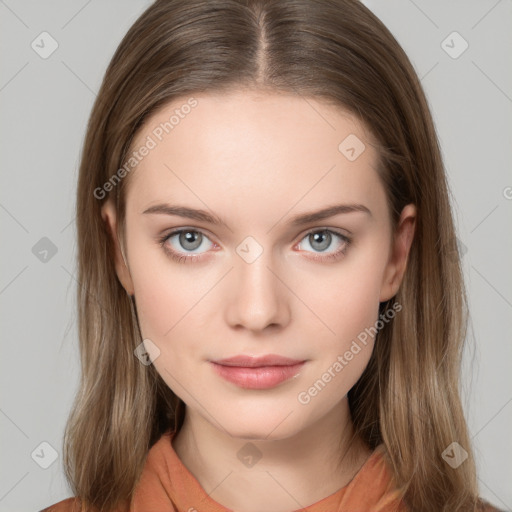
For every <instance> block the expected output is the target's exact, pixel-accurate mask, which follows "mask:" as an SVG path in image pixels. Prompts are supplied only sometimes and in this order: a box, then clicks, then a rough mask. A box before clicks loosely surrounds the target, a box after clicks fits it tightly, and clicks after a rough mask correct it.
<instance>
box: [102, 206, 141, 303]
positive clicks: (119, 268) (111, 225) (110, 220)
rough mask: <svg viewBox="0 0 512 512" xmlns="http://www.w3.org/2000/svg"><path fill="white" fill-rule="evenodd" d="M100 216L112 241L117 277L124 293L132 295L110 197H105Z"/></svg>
mask: <svg viewBox="0 0 512 512" xmlns="http://www.w3.org/2000/svg"><path fill="white" fill-rule="evenodd" d="M101 218H102V219H103V221H104V222H105V223H106V225H107V231H108V232H109V233H110V236H111V237H112V240H113V242H114V248H115V256H114V258H115V267H116V273H117V277H118V278H119V281H121V284H122V285H123V288H124V289H125V290H126V293H128V295H133V294H134V289H133V282H132V278H131V275H130V270H129V268H128V265H127V263H126V262H125V259H124V256H123V253H122V250H121V244H120V242H119V239H118V238H117V212H116V208H115V206H114V203H113V201H112V199H107V201H106V202H105V203H104V204H103V206H102V207H101Z"/></svg>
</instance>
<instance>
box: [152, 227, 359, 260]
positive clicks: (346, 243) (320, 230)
mask: <svg viewBox="0 0 512 512" xmlns="http://www.w3.org/2000/svg"><path fill="white" fill-rule="evenodd" d="M189 232H190V233H201V234H202V235H203V236H205V237H207V236H206V234H205V233H203V232H202V231H201V230H198V229H186V228H182V229H178V230H175V231H172V232H171V233H167V234H165V235H164V236H163V237H161V238H159V239H158V242H159V244H160V246H161V247H162V249H163V250H164V252H165V253H166V254H167V255H168V256H169V257H170V258H172V259H173V260H174V261H177V262H178V263H189V262H192V261H193V260H200V259H202V255H201V256H184V255H182V254H179V253H178V252H176V251H174V250H173V249H169V247H168V246H166V245H165V242H167V240H169V239H170V238H171V237H173V236H175V235H179V234H181V233H189ZM326 232H327V233H331V234H334V235H336V236H338V237H339V238H341V239H342V241H343V242H344V245H343V247H342V248H341V249H338V250H337V251H335V252H333V253H330V254H328V255H327V256H313V257H309V258H310V259H313V260H315V261H321V262H326V261H334V260H337V259H339V258H340V257H341V255H342V254H345V253H346V251H347V249H348V248H349V246H350V244H351V243H352V238H351V237H348V236H347V235H343V234H341V233H338V232H337V231H334V230H332V229H327V228H316V229H313V230H311V231H309V232H307V233H306V234H305V235H304V236H303V237H302V239H301V241H302V240H304V238H306V237H308V236H309V235H312V234H314V233H326ZM207 238H208V237H207Z"/></svg>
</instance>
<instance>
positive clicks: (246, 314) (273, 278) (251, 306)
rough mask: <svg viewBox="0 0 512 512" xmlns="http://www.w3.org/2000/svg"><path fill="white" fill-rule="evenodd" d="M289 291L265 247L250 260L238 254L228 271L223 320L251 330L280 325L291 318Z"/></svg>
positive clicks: (285, 323)
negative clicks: (256, 256) (231, 269)
mask: <svg viewBox="0 0 512 512" xmlns="http://www.w3.org/2000/svg"><path fill="white" fill-rule="evenodd" d="M289 294H290V291H289V290H288V288H287V287H286V286H285V284H284V283H283V278H282V277H281V276H280V275H279V269H277V268H276V265H274V264H273V262H272V258H271V255H270V254H268V253H267V251H263V253H262V254H261V255H260V256H259V257H258V258H257V259H256V260H255V261H252V262H250V263H249V262H247V261H245V260H244V259H243V258H239V259H238V260H237V261H236V262H235V268H234V269H233V271H232V272H231V280H230V290H229V299H228V303H227V304H226V313H225V314H226V320H227V322H228V324H229V325H230V326H231V327H233V328H236V329H247V330H249V331H252V332H260V331H264V330H265V329H269V330H270V329H271V330H275V329H278V328H283V327H285V326H286V325H287V324H288V322H289V319H290V309H289V303H288V297H289Z"/></svg>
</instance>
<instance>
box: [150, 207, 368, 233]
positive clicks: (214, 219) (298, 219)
mask: <svg viewBox="0 0 512 512" xmlns="http://www.w3.org/2000/svg"><path fill="white" fill-rule="evenodd" d="M353 212H363V213H366V214H368V215H370V217H371V216H372V212H371V211H370V210H369V209H368V208H367V207H366V206H364V205H363V204H337V205H333V206H328V207H327V208H323V209H322V210H318V211H314V212H308V213H302V214H300V215H297V216H295V217H293V218H292V219H290V221H289V223H290V224H291V225H292V226H302V225H304V224H309V223H310V222H316V221H319V220H323V219H327V218H329V217H333V216H334V215H338V214H341V213H353ZM142 213H143V214H145V213H160V214H165V215H174V216H178V217H184V218H187V219H193V220H199V221H203V222H208V223H210V224H214V225H222V226H225V227H227V224H226V222H225V221H224V220H222V219H221V218H220V217H218V216H217V215H215V214H212V213H209V212H207V211H206V210H197V209H195V208H188V207H186V206H176V205H171V204H165V203H162V204H156V205H154V206H151V207H150V208H148V209H146V210H144V211H143V212H142Z"/></svg>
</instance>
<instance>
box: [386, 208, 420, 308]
mask: <svg viewBox="0 0 512 512" xmlns="http://www.w3.org/2000/svg"><path fill="white" fill-rule="evenodd" d="M415 226H416V206H415V205H414V204H408V205H407V206H405V207H404V209H403V210H402V214H401V215H400V219H399V221H398V225H397V230H396V234H395V238H394V241H393V245H392V247H391V255H390V258H389V261H388V264H387V265H386V268H385V270H384V275H383V280H382V285H381V290H380V302H385V301H387V300H389V299H390V298H391V297H393V296H394V295H395V294H396V293H397V291H398V289H399V288H400V284H401V283H402V279H403V276H404V274H405V269H406V267H407V258H408V256H409V251H410V249H411V245H412V241H413V239H414V230H415Z"/></svg>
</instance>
